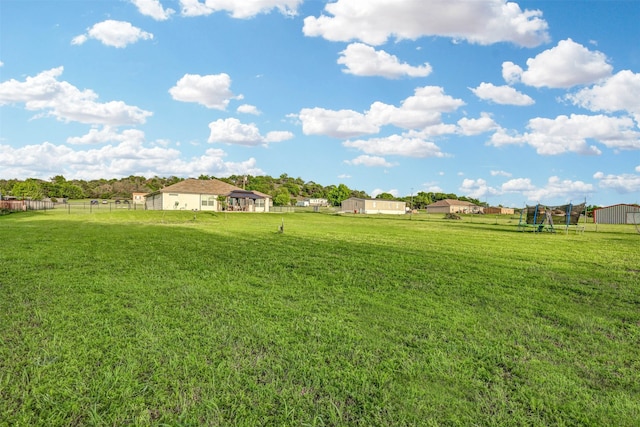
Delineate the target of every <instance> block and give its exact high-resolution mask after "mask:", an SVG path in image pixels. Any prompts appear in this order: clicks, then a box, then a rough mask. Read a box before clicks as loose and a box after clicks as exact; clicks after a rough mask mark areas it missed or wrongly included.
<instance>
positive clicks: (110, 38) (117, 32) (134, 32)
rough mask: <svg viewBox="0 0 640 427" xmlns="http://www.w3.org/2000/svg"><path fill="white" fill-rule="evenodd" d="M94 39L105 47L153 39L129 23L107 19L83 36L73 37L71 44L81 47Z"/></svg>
mask: <svg viewBox="0 0 640 427" xmlns="http://www.w3.org/2000/svg"><path fill="white" fill-rule="evenodd" d="M90 38H92V39H96V40H98V41H100V42H102V43H103V44H105V45H107V46H113V47H118V48H123V47H126V46H127V45H129V44H131V43H135V42H137V41H138V40H150V39H153V34H151V33H148V32H146V31H142V30H141V29H140V28H138V27H134V26H133V25H131V24H130V23H129V22H125V21H114V20H113V19H108V20H106V21H103V22H99V23H97V24H95V25H94V26H93V27H91V28H89V29H88V30H87V32H86V33H85V34H81V35H79V36H77V37H74V38H73V40H71V44H74V45H81V44H83V43H84V42H86V41H87V40H88V39H90Z"/></svg>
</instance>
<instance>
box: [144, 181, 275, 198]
mask: <svg viewBox="0 0 640 427" xmlns="http://www.w3.org/2000/svg"><path fill="white" fill-rule="evenodd" d="M233 192H241V193H252V194H254V195H257V196H260V198H265V199H266V198H271V196H269V195H268V194H264V193H261V192H259V191H247V190H243V189H242V188H240V187H236V186H235V185H231V184H227V183H226V182H224V181H220V180H219V179H215V178H212V179H194V178H189V179H185V180H184V181H180V182H178V183H175V184H173V185H170V186H168V187H164V188H162V189H160V190H158V191H154V192H153V193H150V194H158V193H183V194H217V195H219V196H220V195H221V196H228V195H229V194H231V193H233ZM148 195H149V194H147V196H148ZM248 197H250V196H248Z"/></svg>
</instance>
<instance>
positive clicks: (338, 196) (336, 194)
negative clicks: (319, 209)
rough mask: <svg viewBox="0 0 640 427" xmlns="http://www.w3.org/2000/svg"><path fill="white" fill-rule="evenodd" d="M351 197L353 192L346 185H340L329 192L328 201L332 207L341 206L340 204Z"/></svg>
mask: <svg viewBox="0 0 640 427" xmlns="http://www.w3.org/2000/svg"><path fill="white" fill-rule="evenodd" d="M350 196H351V190H349V187H347V186H346V185H344V184H340V185H338V186H337V187H334V188H332V189H331V191H329V194H328V195H327V199H328V200H329V203H330V204H331V205H332V206H340V204H341V203H342V202H343V201H344V200H347V199H348V198H349V197H350Z"/></svg>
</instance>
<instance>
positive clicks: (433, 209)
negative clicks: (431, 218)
mask: <svg viewBox="0 0 640 427" xmlns="http://www.w3.org/2000/svg"><path fill="white" fill-rule="evenodd" d="M451 209H452V206H427V213H430V214H431V213H443V214H448V213H452V212H454V211H452V210H451Z"/></svg>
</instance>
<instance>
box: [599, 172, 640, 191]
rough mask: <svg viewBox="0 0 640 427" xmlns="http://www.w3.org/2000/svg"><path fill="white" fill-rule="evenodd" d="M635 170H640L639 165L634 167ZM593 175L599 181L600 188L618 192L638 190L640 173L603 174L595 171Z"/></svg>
mask: <svg viewBox="0 0 640 427" xmlns="http://www.w3.org/2000/svg"><path fill="white" fill-rule="evenodd" d="M636 172H640V166H638V167H637V168H636ZM593 177H594V178H595V179H597V180H598V181H599V183H598V186H599V187H600V188H604V189H608V190H614V191H616V192H617V193H620V194H627V193H633V192H636V191H640V175H635V174H620V175H613V174H604V173H603V172H596V173H595V174H594V175H593Z"/></svg>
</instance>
